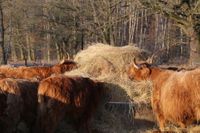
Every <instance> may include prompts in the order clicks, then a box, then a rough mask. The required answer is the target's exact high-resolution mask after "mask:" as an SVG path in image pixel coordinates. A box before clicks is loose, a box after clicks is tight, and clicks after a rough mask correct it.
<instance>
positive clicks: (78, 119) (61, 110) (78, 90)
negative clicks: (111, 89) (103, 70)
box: [36, 75, 103, 133]
mask: <svg viewBox="0 0 200 133" xmlns="http://www.w3.org/2000/svg"><path fill="white" fill-rule="evenodd" d="M102 94H103V88H102V83H100V82H97V81H93V80H91V79H89V78H84V77H67V76H62V75H56V76H53V77H49V78H47V79H44V80H42V81H41V83H40V85H39V88H38V101H39V109H38V122H37V127H36V129H37V131H36V132H41V133H53V132H54V131H55V129H56V127H57V125H58V124H59V122H60V121H61V120H62V119H64V117H67V118H69V119H70V120H71V121H75V128H76V130H77V132H79V133H90V128H89V125H88V124H89V121H90V118H91V117H92V114H93V113H94V112H95V110H96V108H97V105H98V104H99V101H100V98H101V96H102Z"/></svg>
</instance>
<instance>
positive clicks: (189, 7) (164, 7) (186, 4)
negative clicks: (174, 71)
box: [141, 0, 200, 65]
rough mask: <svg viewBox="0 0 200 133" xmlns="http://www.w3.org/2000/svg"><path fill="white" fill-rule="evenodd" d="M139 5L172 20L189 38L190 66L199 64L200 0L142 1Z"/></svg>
mask: <svg viewBox="0 0 200 133" xmlns="http://www.w3.org/2000/svg"><path fill="white" fill-rule="evenodd" d="M141 4H142V5H144V6H145V7H148V8H151V9H152V10H153V11H156V12H157V13H162V14H164V15H165V16H167V17H168V18H170V19H172V20H173V21H174V22H175V23H176V25H177V26H178V27H180V28H181V29H182V30H183V32H184V33H185V34H186V35H187V36H188V37H189V38H190V43H189V45H190V59H189V62H190V64H191V65H195V64H197V63H200V0H181V1H180V2H179V1H177V0H176V1H174V0H167V1H166V0H142V1H141Z"/></svg>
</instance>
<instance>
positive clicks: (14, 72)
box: [0, 60, 77, 80]
mask: <svg viewBox="0 0 200 133" xmlns="http://www.w3.org/2000/svg"><path fill="white" fill-rule="evenodd" d="M75 68H77V63H75V62H74V61H71V60H63V61H61V62H60V63H59V64H56V65H54V66H51V67H50V66H49V67H24V66H23V67H0V73H1V74H4V75H5V76H6V77H8V78H23V79H37V80H42V79H44V78H47V77H49V76H50V75H52V74H61V73H64V72H65V71H70V70H72V69H75Z"/></svg>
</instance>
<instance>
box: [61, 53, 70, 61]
mask: <svg viewBox="0 0 200 133" xmlns="http://www.w3.org/2000/svg"><path fill="white" fill-rule="evenodd" d="M63 60H70V56H69V53H68V52H66V53H65V56H64V57H63Z"/></svg>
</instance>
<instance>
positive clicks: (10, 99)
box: [0, 78, 39, 133]
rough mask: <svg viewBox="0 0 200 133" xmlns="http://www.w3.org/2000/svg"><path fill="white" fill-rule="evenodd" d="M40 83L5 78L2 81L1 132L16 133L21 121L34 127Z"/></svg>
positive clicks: (0, 96)
mask: <svg viewBox="0 0 200 133" xmlns="http://www.w3.org/2000/svg"><path fill="white" fill-rule="evenodd" d="M38 84H39V83H38V82H32V81H28V80H22V79H11V78H5V79H2V80H0V131H1V132H3V133H11V132H16V129H17V126H18V124H19V122H20V121H23V122H25V123H26V125H27V126H28V128H31V126H34V123H35V119H36V113H37V87H38Z"/></svg>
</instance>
